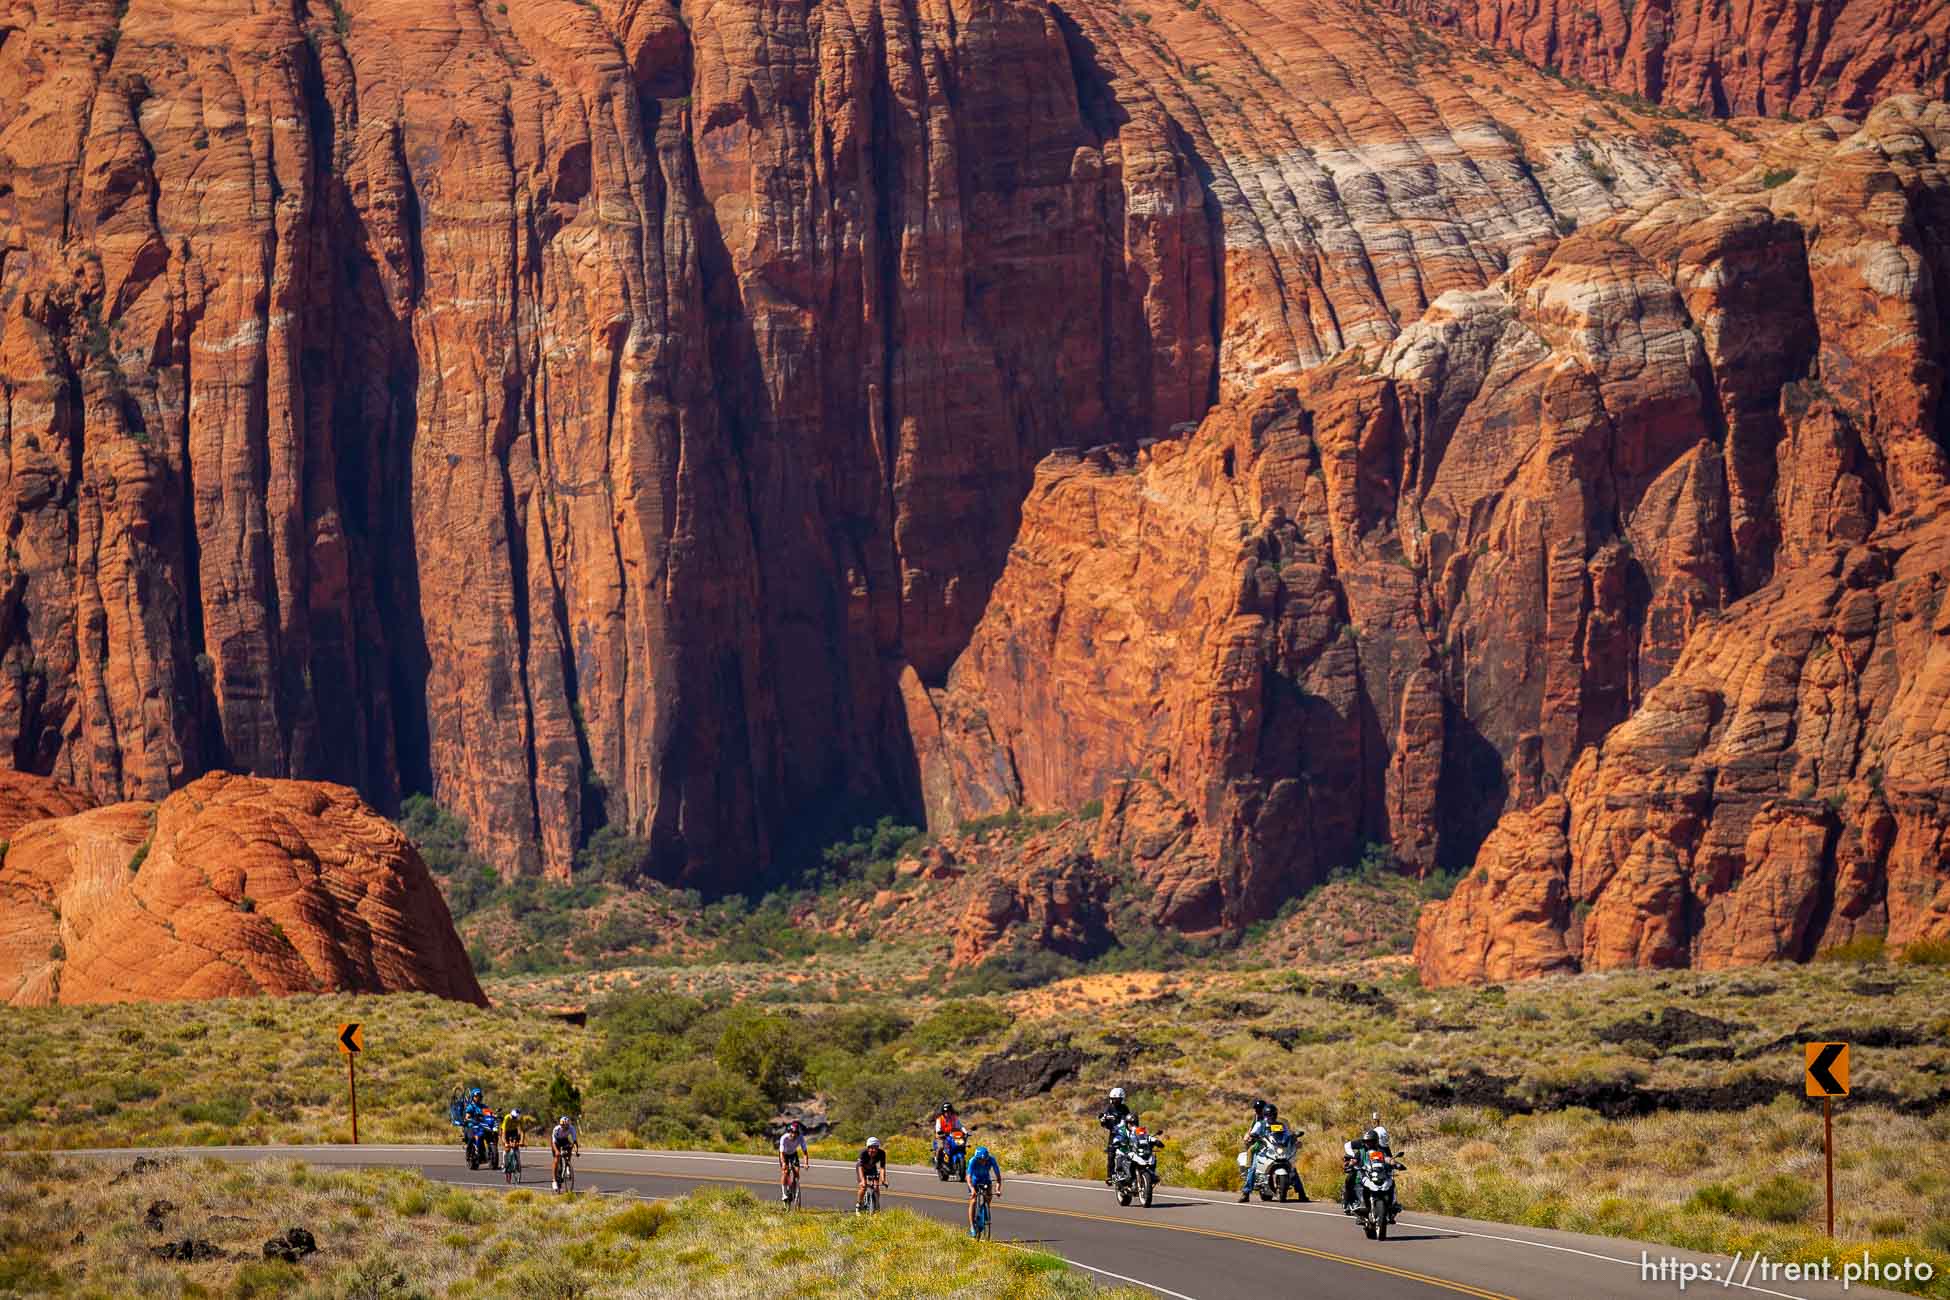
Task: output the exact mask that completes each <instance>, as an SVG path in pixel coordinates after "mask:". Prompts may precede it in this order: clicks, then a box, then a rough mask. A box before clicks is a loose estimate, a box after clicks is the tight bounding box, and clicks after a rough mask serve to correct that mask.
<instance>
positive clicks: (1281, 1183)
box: [1239, 1120, 1307, 1201]
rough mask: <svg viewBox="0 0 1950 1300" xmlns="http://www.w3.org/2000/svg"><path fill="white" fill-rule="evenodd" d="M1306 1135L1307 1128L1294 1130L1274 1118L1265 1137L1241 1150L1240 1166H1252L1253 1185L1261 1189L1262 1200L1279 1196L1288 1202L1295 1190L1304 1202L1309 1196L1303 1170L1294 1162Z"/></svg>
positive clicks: (1260, 1197)
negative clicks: (1301, 1177) (1301, 1178)
mask: <svg viewBox="0 0 1950 1300" xmlns="http://www.w3.org/2000/svg"><path fill="white" fill-rule="evenodd" d="M1304 1136H1306V1130H1305V1129H1299V1130H1295V1129H1290V1128H1288V1127H1287V1126H1286V1125H1285V1124H1284V1123H1282V1122H1280V1121H1279V1120H1274V1121H1273V1125H1272V1128H1271V1130H1270V1131H1269V1132H1268V1134H1267V1136H1266V1138H1265V1139H1264V1140H1262V1141H1261V1142H1259V1143H1258V1145H1257V1146H1256V1147H1254V1148H1250V1149H1248V1150H1245V1151H1241V1152H1240V1153H1239V1167H1240V1168H1241V1169H1244V1168H1246V1167H1247V1166H1248V1165H1250V1166H1252V1170H1253V1186H1254V1187H1256V1188H1258V1189H1259V1199H1260V1200H1262V1201H1270V1200H1272V1199H1273V1198H1274V1197H1275V1196H1278V1197H1279V1198H1280V1199H1281V1200H1282V1201H1284V1200H1286V1198H1287V1197H1288V1196H1289V1195H1290V1194H1293V1193H1298V1194H1299V1196H1300V1199H1301V1200H1303V1201H1304V1200H1306V1199H1307V1185H1306V1184H1305V1183H1303V1182H1301V1181H1300V1171H1299V1170H1298V1169H1297V1168H1295V1167H1294V1164H1293V1161H1294V1158H1295V1157H1296V1156H1298V1155H1299V1153H1300V1139H1301V1138H1302V1137H1304Z"/></svg>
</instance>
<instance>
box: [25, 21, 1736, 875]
mask: <svg viewBox="0 0 1950 1300" xmlns="http://www.w3.org/2000/svg"><path fill="white" fill-rule="evenodd" d="M1141 17H1142V19H1143V21H1139V19H1138V18H1135V17H1133V15H1132V14H1131V13H1130V12H1129V11H1127V9H1126V8H1125V7H1123V6H1121V5H1111V4H1107V3H1106V4H1101V5H1098V4H1091V5H1081V6H1071V7H1067V8H1064V9H1060V10H1059V9H1056V8H1053V7H1051V6H1049V5H1048V4H1046V3H1043V2H1042V0H1003V2H1000V3H994V2H990V0H983V2H982V3H969V0H939V2H934V0H930V3H926V4H922V5H920V6H918V7H915V6H906V7H902V6H893V7H888V6H885V5H882V4H880V3H877V0H851V2H850V3H845V4H840V5H829V6H823V7H820V8H817V9H811V10H808V9H804V8H801V7H795V6H786V7H765V6H754V5H751V4H749V3H745V2H744V0H712V2H711V3H707V4H704V5H702V6H688V7H686V8H685V9H684V10H683V11H682V12H681V13H680V12H679V10H678V9H677V8H676V7H674V6H668V5H664V4H659V3H643V2H640V0H605V3H602V4H582V3H576V2H575V0H524V2H523V3H521V4H514V5H510V6H508V7H507V8H506V10H505V11H503V10H502V9H501V8H500V7H498V6H493V7H490V6H472V5H457V4H448V3H439V2H437V0H436V3H431V4H428V3H423V2H422V0H412V2H411V3H407V2H406V0H348V2H347V3H345V4H343V5H332V6H327V5H324V4H322V3H314V4H312V5H310V6H309V7H306V6H302V5H301V6H298V7H296V8H290V7H287V8H283V9H272V10H262V9H259V10H255V11H254V10H252V9H251V7H250V6H247V5H245V4H243V3H242V0H210V2H209V3H206V4H204V5H202V6H201V7H197V8H194V9H187V10H186V9H185V8H183V6H182V5H180V4H176V3H164V2H163V0H132V2H131V3H129V4H127V5H122V4H118V3H114V2H113V0H50V2H49V3H44V4H36V5H33V6H28V5H25V4H17V5H15V6H14V7H13V8H12V9H10V10H6V11H5V15H4V17H0V28H3V29H4V31H5V44H4V47H3V50H0V92H3V93H0V172H3V173H4V176H5V181H6V185H5V190H4V197H3V198H0V237H3V239H4V247H5V248H6V249H7V250H8V251H7V254H6V260H5V273H4V276H0V387H4V390H5V392H6V394H7V398H8V400H7V402H6V405H5V427H4V429H0V438H4V441H5V446H6V455H5V456H4V457H0V524H3V525H4V527H5V531H6V535H7V536H8V537H9V538H10V544H9V546H8V548H7V550H6V553H5V555H4V556H0V591H4V592H5V600H4V603H0V734H4V735H5V736H6V737H7V739H8V741H9V744H10V746H11V751H12V757H13V762H14V764H15V765H16V766H18V767H20V768H22V769H26V770H32V771H36V772H43V773H47V774H51V775H53V776H55V777H57V778H59V779H61V780H63V781H65V782H68V783H70V784H72V785H74V786H76V787H77V788H80V789H82V790H84V791H85V792H87V793H88V794H89V795H90V796H91V797H92V798H94V799H97V800H114V799H120V798H157V797H160V796H162V795H164V794H166V793H167V792H168V791H169V790H170V789H172V788H174V787H175V786H177V785H180V784H181V783H182V782H184V781H186V780H188V779H190V778H191V777H193V776H194V775H196V774H197V773H199V772H201V771H204V770H209V769H212V768H227V769H241V770H247V771H251V772H255V773H259V774H261V775H266V776H302V777H319V778H325V779H332V780H338V781H343V782H346V783H349V784H353V785H355V786H357V787H359V788H360V789H361V790H362V791H364V792H365V793H366V794H367V795H368V796H369V797H371V798H372V799H373V800H374V801H375V802H376V803H377V804H378V805H380V806H381V807H383V808H390V807H391V806H392V805H393V803H394V801H395V800H396V799H397V797H398V795H399V793H400V792H401V791H402V790H405V789H430V790H431V791H432V792H433V793H434V794H435V795H436V797H437V798H438V799H439V800H440V801H441V802H442V803H444V804H446V805H448V806H449V807H451V808H453V809H454V810H455V811H456V812H458V813H460V814H461V815H462V816H463V817H464V818H465V819H466V820H467V821H468V823H469V825H470V826H471V827H472V829H473V832H474V835H475V837H476V840H477V841H478V843H479V845H480V847H482V848H483V849H484V850H485V851H487V852H488V853H489V854H490V856H492V857H493V858H494V859H495V860H496V861H497V862H498V863H500V864H502V865H503V866H504V868H506V869H508V870H521V869H534V868H538V867H546V868H547V869H550V870H552V871H556V872H563V871H566V870H567V868H568V864H569V861H570V857H571V855H572V853H573V849H574V846H575V845H576V843H577V842H578V841H579V840H580V839H581V838H582V837H583V836H584V835H585V833H586V832H587V830H588V828H590V827H592V826H595V825H599V824H602V823H603V822H605V821H610V822H615V823H619V824H622V825H625V826H627V827H628V828H629V829H630V830H631V831H632V832H634V833H636V834H639V835H642V836H644V837H645V838H647V839H649V840H650V841H651V843H652V845H653V847H654V851H655V854H656V861H657V866H658V868H659V869H660V871H662V873H663V874H665V875H667V876H671V877H676V878H683V879H686V880H692V881H696V882H699V883H736V882H737V880H738V878H739V877H738V875H737V873H738V872H740V871H742V870H744V866H743V865H742V864H748V863H751V862H754V861H762V860H764V859H765V858H766V857H767V856H768V855H769V854H770V853H771V852H772V851H773V850H774V847H775V842H776V839H777V835H778V833H779V832H780V830H781V828H784V827H789V826H792V825H795V824H798V823H799V822H802V821H804V820H805V819H806V818H807V817H808V816H809V815H811V814H812V813H814V812H816V811H817V810H819V809H823V808H826V807H829V806H830V805H832V804H833V803H834V801H836V800H842V801H843V800H855V801H858V800H869V801H878V802H880V803H882V804H883V805H884V804H886V803H888V802H894V803H906V804H909V805H910V806H911V805H913V804H916V803H918V802H919V799H920V793H919V785H918V777H917V773H916V764H915V759H914V756H913V745H912V742H911V739H910V738H909V737H908V736H907V734H906V731H905V728H906V725H907V716H908V715H907V711H906V710H905V709H904V707H903V705H902V702H901V701H902V695H901V691H900V689H899V682H900V680H901V677H902V675H903V674H911V675H912V676H913V677H914V678H915V679H916V680H918V681H920V682H922V683H925V684H926V685H929V686H933V687H939V686H940V685H941V684H942V683H943V681H944V680H945V678H946V676H947V673H948V671H949V668H950V665H951V664H952V663H953V662H954V660H955V658H956V656H957V655H958V654H959V653H960V652H961V651H962V649H963V647H964V646H965V644H966V643H967V640H968V638H969V636H970V634H971V632H972V630H973V628H974V626H975V624H976V623H977V621H978V620H979V619H980V617H981V615H982V612H983V610H984V608H985V607H986V605H987V602H988V593H989V590H990V588H991V586H992V584H993V583H994V581H995V579H996V577H997V575H998V574H999V573H1000V571H1001V568H1002V565H1003V562H1004V560H1005V558H1006V555H1007V552H1008V548H1009V546H1010V544H1011V541H1012V540H1013V538H1014V536H1015V534H1016V529H1017V523H1018V515H1019V509H1020V502H1021V500H1022V497H1023V494H1024V493H1025V492H1026V491H1027V490H1028V488H1029V485H1030V476H1031V473H1032V468H1033V466H1034V464H1035V463H1036V461H1037V460H1038V459H1039V458H1040V457H1041V456H1043V455H1044V454H1045V453H1046V452H1048V451H1050V450H1051V449H1052V448H1054V447H1057V446H1060V445H1065V444H1072V443H1085V444H1088V443H1093V442H1101V441H1106V440H1113V439H1132V438H1136V437H1139V436H1154V435H1162V434H1164V433H1166V432H1168V431H1169V430H1170V428H1171V427H1172V426H1173V425H1174V424H1176V423H1179V422H1182V421H1189V420H1194V419H1197V418H1198V417H1199V416H1200V415H1201V414H1202V412H1203V411H1204V410H1205V409H1206V408H1207V407H1208V405H1209V404H1210V403H1211V402H1212V401H1213V400H1214V399H1215V398H1230V397H1237V396H1240V395H1243V394H1244V393H1246V392H1248V391H1249V390H1250V389H1251V388H1252V386H1253V385H1254V384H1255V383H1257V382H1259V381H1260V380H1261V379H1263V378H1264V377H1265V376H1267V375H1269V374H1277V373H1294V372H1298V371H1299V370H1301V369H1303V368H1305V367H1307V366H1311V365H1314V364H1317V363H1319V362H1321V361H1322V360H1324V359H1325V358H1327V357H1329V356H1331V355H1334V354H1337V353H1340V352H1342V351H1344V350H1345V349H1347V348H1349V347H1353V346H1366V347H1368V348H1370V349H1371V350H1372V349H1377V348H1379V347H1381V346H1383V345H1385V344H1386V343H1387V342H1389V341H1390V340H1391V339H1393V338H1394V337H1395V336H1396V335H1397V334H1398V333H1399V332H1400V331H1401V330H1402V329H1403V328H1404V327H1405V326H1406V325H1408V324H1409V323H1411V322H1413V321H1414V320H1416V319H1417V318H1418V317H1419V316H1421V314H1422V313H1423V312H1424V311H1425V310H1426V308H1427V307H1428V305H1429V303H1430V302H1431V301H1433V300H1434V299H1435V298H1436V297H1438V296H1439V295H1441V294H1442V293H1444V292H1446V291H1449V290H1466V291H1472V290H1481V289H1483V288H1484V287H1485V286H1487V285H1489V284H1490V283H1491V282H1493V281H1494V280H1495V279H1496V278H1497V277H1498V276H1499V275H1501V274H1502V273H1503V272H1504V270H1505V269H1506V268H1507V267H1508V266H1509V265H1510V264H1511V263H1512V261H1513V260H1515V259H1518V258H1521V257H1522V256H1523V255H1524V254H1525V253H1527V252H1528V251H1531V250H1535V249H1539V248H1543V247H1548V246H1549V245H1550V244H1551V243H1552V242H1553V241H1554V240H1555V239H1556V237H1557V233H1558V228H1559V226H1560V224H1562V225H1568V224H1570V223H1572V222H1574V221H1582V222H1585V223H1587V224H1588V223H1590V222H1592V221H1594V220H1597V219H1600V218H1602V217H1604V216H1606V215H1607V214H1610V213H1614V212H1618V211H1621V210H1623V209H1624V208H1625V207H1626V206H1628V205H1630V204H1633V203H1639V202H1644V201H1649V200H1652V199H1656V198H1659V197H1677V196H1680V195H1683V194H1685V193H1689V192H1691V191H1692V190H1694V189H1695V188H1697V186H1698V184H1699V183H1700V182H1699V181H1698V180H1697V179H1696V174H1697V175H1698V176H1706V177H1711V176H1714V175H1721V174H1725V173H1726V172H1728V171H1729V169H1734V168H1738V167H1740V166H1744V165H1745V163H1744V161H1742V160H1743V157H1744V156H1745V155H1746V154H1747V153H1748V152H1750V147H1749V146H1747V145H1745V144H1743V143H1742V142H1741V141H1740V140H1738V139H1736V138H1735V137H1733V136H1731V135H1728V134H1726V133H1724V132H1720V131H1718V130H1717V128H1714V129H1708V130H1707V132H1706V134H1705V136H1703V137H1702V143H1701V145H1700V146H1699V148H1698V149H1697V150H1695V149H1694V148H1693V147H1692V145H1691V144H1690V143H1689V144H1688V145H1686V146H1684V147H1682V148H1678V149H1675V148H1672V147H1669V146H1661V145H1654V144H1652V143H1651V142H1650V135H1651V132H1652V129H1653V123H1652V122H1651V121H1650V120H1648V119H1643V118H1641V117H1637V116H1635V115H1633V114H1630V113H1623V112H1619V111H1618V110H1617V109H1616V107H1615V106H1594V105H1593V104H1592V103H1591V102H1590V101H1589V99H1588V98H1587V97H1585V96H1582V95H1580V94H1578V93H1577V92H1575V91H1572V90H1570V89H1568V88H1566V87H1563V86H1561V85H1559V84H1557V83H1554V82H1552V81H1550V80H1548V79H1546V78H1544V77H1542V76H1541V75H1539V74H1536V73H1534V72H1531V71H1528V70H1526V69H1523V68H1520V67H1515V66H1512V67H1510V68H1507V69H1503V70H1501V71H1499V72H1496V73H1495V74H1493V75H1492V74H1488V73H1486V74H1485V75H1484V76H1483V77H1482V78H1479V79H1477V80H1476V81H1475V82H1474V83H1473V84H1469V85H1465V84H1464V83H1462V82H1461V81H1460V80H1459V79H1457V78H1455V77H1454V76H1453V75H1450V70H1448V69H1447V61H1448V60H1449V59H1450V51H1449V50H1448V49H1447V47H1446V46H1443V45H1442V44H1441V43H1440V42H1431V41H1430V40H1429V39H1428V38H1426V37H1421V36H1416V35H1415V34H1414V33H1413V32H1411V30H1410V29H1409V27H1408V25H1407V24H1406V23H1404V22H1402V21H1400V20H1395V19H1386V18H1379V17H1376V16H1374V15H1371V14H1369V13H1368V12H1367V11H1366V10H1365V9H1362V8H1361V7H1359V6H1357V5H1354V4H1351V3H1349V4H1334V5H1329V6H1328V7H1327V8H1326V9H1323V10H1321V11H1320V12H1318V13H1310V14H1309V15H1307V17H1306V18H1305V19H1304V21H1303V20H1301V19H1299V18H1298V17H1294V18H1287V17H1280V16H1276V15H1273V14H1269V13H1267V12H1265V11H1263V10H1261V9H1258V8H1256V7H1252V6H1247V5H1244V4H1240V3H1237V0H1219V2H1218V3H1214V4H1208V5H1203V6H1200V7H1199V8H1197V9H1196V10H1191V9H1185V8H1181V7H1178V6H1168V7H1163V8H1161V10H1160V12H1158V13H1156V14H1144V15H1142V16H1141ZM1593 113H1597V114H1599V115H1601V116H1602V117H1603V118H1604V122H1603V124H1602V125H1599V124H1598V123H1596V122H1595V120H1594V119H1593V118H1592V114H1593Z"/></svg>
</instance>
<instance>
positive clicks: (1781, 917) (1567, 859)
mask: <svg viewBox="0 0 1950 1300" xmlns="http://www.w3.org/2000/svg"><path fill="white" fill-rule="evenodd" d="M1947 589H1950V497H1939V498H1938V499H1937V500H1936V501H1934V502H1933V503H1930V504H1929V505H1928V506H1927V507H1924V508H1921V509H1919V510H1918V511H1917V512H1915V514H1913V515H1912V516H1910V517H1908V518H1905V519H1901V520H1896V521H1892V522H1891V523H1889V524H1888V525H1886V526H1885V527H1883V528H1881V529H1879V530H1878V531H1877V532H1876V533H1875V534H1874V535H1872V536H1871V537H1870V538H1869V539H1868V540H1867V541H1866V542H1865V543H1863V544H1861V545H1858V546H1853V547H1848V548H1845V549H1844V548H1837V549H1835V550H1834V551H1832V552H1830V553H1829V554H1828V555H1826V556H1825V557H1824V558H1823V559H1822V560H1820V561H1818V562H1815V561H1811V562H1810V563H1808V564H1805V565H1803V566H1800V567H1799V568H1797V569H1796V570H1795V571H1794V572H1793V573H1792V574H1791V575H1790V576H1786V577H1783V578H1781V579H1779V580H1777V581H1776V582H1774V583H1773V584H1771V585H1770V586H1769V587H1768V588H1766V589H1765V590H1763V591H1762V592H1760V593H1758V594H1756V595H1755V596H1753V597H1751V598H1749V599H1748V600H1745V601H1743V602H1741V603H1740V604H1739V605H1738V606H1736V607H1735V608H1734V609H1733V610H1730V611H1729V612H1728V613H1727V614H1726V615H1725V616H1724V617H1723V618H1720V619H1717V620H1714V621H1712V622H1710V623H1709V624H1708V625H1706V626H1705V627H1703V628H1702V629H1701V630H1700V631H1699V632H1698V633H1697V634H1696V635H1695V636H1694V638H1693V640H1692V642H1691V643H1690V644H1688V646H1687V648H1686V651H1685V653H1684V654H1683V655H1682V656H1681V658H1680V661H1679V664H1678V666H1677V667H1676V668H1675V670H1674V672H1673V674H1672V676H1671V677H1670V678H1668V679H1667V680H1666V681H1665V682H1664V683H1662V684H1661V685H1660V686H1659V687H1658V688H1657V689H1655V690H1654V691H1653V692H1652V693H1651V695H1650V697H1649V698H1648V699H1647V700H1646V702H1645V705H1644V707H1643V708H1641V709H1640V710H1639V711H1638V712H1637V713H1636V714H1634V715H1633V716H1632V718H1631V719H1630V720H1628V721H1627V722H1625V723H1624V724H1623V725H1621V726H1620V727H1619V728H1618V729H1617V730H1615V731H1614V732H1612V734H1611V735H1610V736H1609V737H1608V738H1607V739H1606V741H1605V743H1604V744H1603V745H1602V746H1599V747H1597V748H1595V749H1593V750H1591V751H1589V752H1587V753H1586V754H1585V755H1584V756H1583V758H1582V759H1581V760H1580V761H1579V762H1578V765H1577V768H1576V770H1575V771H1574V772H1573V773H1572V776H1571V779H1570V782H1569V783H1568V787H1567V792H1566V796H1565V797H1563V798H1558V799H1553V800H1550V801H1549V802H1547V803H1545V804H1543V805H1540V806H1539V807H1538V808H1537V809H1535V810H1533V811H1532V812H1530V813H1526V814H1511V815H1509V816H1507V817H1506V818H1505V819H1504V822H1503V824H1502V825H1501V826H1500V827H1499V828H1498V830H1497V832H1496V834H1494V835H1492V836H1491V837H1490V839H1489V841H1487V842H1486V843H1485V845H1484V853H1483V857H1482V859H1481V860H1480V866H1479V869H1478V872H1477V873H1476V875H1474V876H1472V877H1471V878H1470V879H1468V880H1466V881H1464V882H1463V884H1461V885H1460V886H1459V887H1458V888H1457V890H1456V892H1455V894H1454V895H1453V896H1452V897H1451V898H1450V899H1449V900H1448V901H1447V902H1445V903H1441V904H1438V905H1435V906H1433V907H1431V908H1429V909H1428V910H1427V911H1426V912H1425V913H1424V914H1423V919H1422V925H1421V931H1420V933H1419V935H1418V936H1417V943H1416V956H1417V959H1418V963H1419V965H1420V967H1421V972H1422V977H1423V979H1424V980H1425V981H1428V982H1431V983H1454V982H1459V981H1464V980H1470V979H1480V978H1486V977H1487V978H1491V979H1502V978H1506V977H1509V976H1516V975H1524V974H1535V973H1539V972H1540V971H1542V970H1546V969H1575V968H1578V967H1583V968H1586V969H1604V968H1608V967H1617V966H1679V965H1689V964H1690V965H1696V966H1703V967H1726V966H1740V965H1749V964H1753V963H1758V962H1764V961H1771V960H1776V959H1806V958H1808V957H1810V956H1812V955H1814V953H1815V952H1817V951H1819V950H1820V949H1821V948H1824V947H1827V946H1830V945H1832V944H1835V943H1840V942H1843V941H1846V940H1848V939H1850V938H1853V937H1856V936H1858V935H1872V934H1886V935H1887V937H1888V942H1889V943H1890V944H1891V945H1895V946H1901V945H1904V944H1908V943H1910V942H1913V941H1915V940H1918V939H1936V938H1944V937H1950V755H1947V754H1946V753H1945V751H1944V747H1943V744H1942V736H1943V726H1944V722H1943V720H1944V718H1945V716H1946V709H1950V599H1946V595H1950V591H1947ZM1526 900H1535V901H1534V902H1530V901H1526ZM1519 919H1520V920H1521V922H1522V924H1521V926H1513V925H1512V922H1513V921H1516V920H1519Z"/></svg>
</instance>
